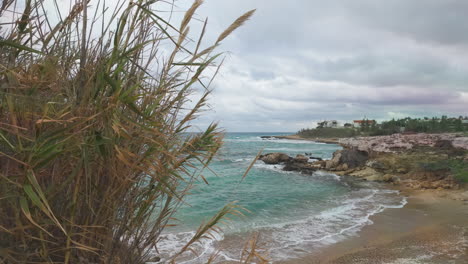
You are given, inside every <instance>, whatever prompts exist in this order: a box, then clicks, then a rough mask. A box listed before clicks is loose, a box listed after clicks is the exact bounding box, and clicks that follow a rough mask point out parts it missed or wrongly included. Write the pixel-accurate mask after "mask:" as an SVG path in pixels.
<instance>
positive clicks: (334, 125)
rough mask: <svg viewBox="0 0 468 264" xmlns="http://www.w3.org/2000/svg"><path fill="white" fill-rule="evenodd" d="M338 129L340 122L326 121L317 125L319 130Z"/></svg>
mask: <svg viewBox="0 0 468 264" xmlns="http://www.w3.org/2000/svg"><path fill="white" fill-rule="evenodd" d="M325 127H328V128H338V121H336V120H325V121H323V122H318V123H317V128H325Z"/></svg>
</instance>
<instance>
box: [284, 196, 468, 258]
mask: <svg viewBox="0 0 468 264" xmlns="http://www.w3.org/2000/svg"><path fill="white" fill-rule="evenodd" d="M402 195H406V196H407V197H408V200H407V201H408V203H407V204H406V205H405V206H404V207H403V208H398V209H387V210H385V211H383V212H381V213H379V214H376V215H374V216H372V217H371V220H372V221H373V222H374V223H373V224H372V225H368V226H365V227H364V228H363V229H362V230H361V231H360V232H359V233H358V234H357V236H354V237H351V238H348V239H346V240H344V241H341V242H338V243H336V244H333V245H330V246H327V247H324V248H321V249H319V250H317V251H316V252H313V253H311V254H309V255H307V256H306V257H304V258H300V259H292V260H288V261H282V262H278V263H282V264H293V263H298V264H300V263H304V264H305V263H336V264H338V263H340V264H341V263H342V264H345V263H360V264H364V263H389V264H390V263H395V264H399V263H401V264H403V263H404V264H406V263H409V264H410V263H441V264H442V263H456V264H458V263H460V264H461V263H468V221H467V220H468V204H467V202H466V201H458V200H453V199H450V198H446V197H445V196H447V192H446V191H435V192H434V191H412V190H411V191H409V190H406V191H403V192H402Z"/></svg>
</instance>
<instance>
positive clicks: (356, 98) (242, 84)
mask: <svg viewBox="0 0 468 264" xmlns="http://www.w3.org/2000/svg"><path fill="white" fill-rule="evenodd" d="M252 8H257V13H256V14H255V16H254V17H253V18H252V20H251V21H249V23H247V24H246V25H245V26H244V27H242V28H241V29H239V30H238V31H237V32H236V33H235V34H234V35H233V36H231V37H230V38H228V39H227V40H225V41H224V43H223V49H225V50H229V51H230V53H229V55H228V58H227V60H226V62H225V65H224V68H223V69H222V71H221V72H220V75H219V76H218V79H217V80H216V81H215V83H214V87H215V91H214V93H213V95H212V98H211V105H212V107H213V109H212V111H211V112H209V113H208V115H207V116H205V117H203V119H201V120H199V123H198V124H200V126H202V125H203V124H205V123H206V122H208V120H211V119H217V120H219V121H220V122H221V125H222V126H224V127H226V128H227V130H228V131H262V130H265V131H295V130H298V129H300V128H301V127H306V126H309V127H310V126H312V124H314V122H316V121H318V120H322V119H338V120H351V119H354V118H361V117H363V116H367V117H369V118H376V119H388V118H392V117H401V116H406V115H415V116H432V115H441V114H447V115H457V116H458V115H468V86H467V84H468V16H466V15H465V14H464V13H465V12H466V10H468V2H467V1H464V0H444V1H440V0H424V1H423V0H414V1H407V0H393V1H384V0H355V1H347V0H341V1H339V0H335V1H319V0H308V1H306V0H302V1H301V0H296V1H280V0H256V1H253V0H237V1H215V0H211V1H206V3H205V4H204V6H203V7H202V9H201V10H200V12H199V14H198V15H199V17H200V18H203V17H204V16H209V17H210V21H209V22H210V23H209V25H210V26H209V28H208V30H209V32H211V33H210V35H208V38H210V39H214V38H215V37H216V33H219V32H221V31H222V30H223V29H224V28H225V27H227V26H228V25H229V24H230V22H232V21H233V20H234V19H235V18H236V17H237V16H238V15H240V14H242V13H243V12H245V11H247V10H249V9H252Z"/></svg>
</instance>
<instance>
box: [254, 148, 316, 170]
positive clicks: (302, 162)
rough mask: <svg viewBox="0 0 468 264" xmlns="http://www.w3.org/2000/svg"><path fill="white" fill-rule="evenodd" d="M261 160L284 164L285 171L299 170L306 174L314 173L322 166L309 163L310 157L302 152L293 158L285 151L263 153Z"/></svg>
mask: <svg viewBox="0 0 468 264" xmlns="http://www.w3.org/2000/svg"><path fill="white" fill-rule="evenodd" d="M259 160H261V161H263V162H265V163H266V164H283V165H284V167H283V170H285V171H298V172H302V173H305V174H312V173H313V172H314V171H316V170H317V169H319V168H320V166H314V165H313V164H312V163H309V162H308V161H309V158H308V157H306V156H304V155H300V154H299V155H297V156H296V157H295V158H293V157H290V156H289V155H287V154H284V153H279V152H277V153H268V154H265V155H261V156H260V157H259Z"/></svg>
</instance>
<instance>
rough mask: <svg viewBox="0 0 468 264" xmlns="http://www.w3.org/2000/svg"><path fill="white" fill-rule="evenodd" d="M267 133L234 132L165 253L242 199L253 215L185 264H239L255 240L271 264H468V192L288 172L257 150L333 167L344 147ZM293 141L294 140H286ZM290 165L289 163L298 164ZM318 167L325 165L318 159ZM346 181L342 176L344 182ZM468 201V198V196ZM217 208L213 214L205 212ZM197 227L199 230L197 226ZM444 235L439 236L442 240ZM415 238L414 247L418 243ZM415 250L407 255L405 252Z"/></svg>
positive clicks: (208, 243) (335, 174) (336, 173)
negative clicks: (209, 263) (258, 156)
mask: <svg viewBox="0 0 468 264" xmlns="http://www.w3.org/2000/svg"><path fill="white" fill-rule="evenodd" d="M262 136H265V133H228V134H227V135H226V137H225V144H224V146H223V148H222V149H221V151H220V154H219V155H218V156H217V157H216V158H215V160H214V162H213V163H212V166H211V169H212V170H213V172H215V173H216V174H217V175H215V174H214V173H210V172H207V173H206V174H205V177H206V178H207V180H208V183H209V185H206V184H205V183H203V182H200V184H199V185H198V186H197V187H196V188H195V189H194V190H193V193H194V194H196V195H193V196H188V198H189V199H188V201H187V206H184V207H182V208H181V210H180V211H179V214H178V215H177V216H176V218H177V219H178V220H179V221H178V222H177V224H178V226H176V227H173V228H171V229H169V232H167V233H166V234H165V235H164V236H163V240H162V241H161V245H162V247H160V248H159V250H160V252H161V254H160V256H162V258H163V260H164V254H165V252H171V251H173V250H175V249H177V248H178V247H180V246H181V245H182V244H183V242H184V241H185V240H188V239H189V238H190V236H191V235H192V234H193V232H194V230H195V229H196V226H195V225H193V223H194V222H195V223H199V222H201V221H206V220H207V219H208V217H209V216H212V215H214V214H215V213H216V210H217V209H219V208H220V207H221V206H222V205H223V204H224V203H227V202H229V201H233V200H237V201H239V202H238V204H239V205H240V206H242V207H244V208H245V209H247V210H248V211H244V213H245V216H244V217H241V218H234V221H233V222H230V223H229V224H228V225H226V226H223V231H224V233H223V234H222V235H216V236H215V238H216V239H215V240H214V241H213V240H205V241H204V243H201V244H199V245H197V246H196V248H195V250H197V252H198V253H199V256H198V257H195V256H194V255H192V254H186V255H185V256H182V258H181V259H180V261H181V263H204V262H205V261H206V260H207V259H208V258H209V257H210V256H211V255H213V254H214V253H215V252H216V249H220V251H219V252H218V253H217V258H216V261H215V263H237V262H236V261H238V260H239V258H240V253H239V252H241V251H242V248H243V247H244V245H245V243H246V242H247V241H248V239H249V238H250V237H251V236H252V234H259V237H258V238H259V239H258V244H257V247H258V248H260V249H261V253H262V254H264V256H266V257H267V258H268V259H269V260H270V261H271V263H288V264H289V263H291V264H293V263H375V262H374V259H376V258H378V259H379V262H378V263H464V261H466V260H467V256H468V254H467V252H466V250H467V249H468V244H467V243H466V241H468V239H467V237H466V236H467V234H468V233H467V231H466V230H468V229H467V228H468V226H467V223H466V221H465V220H466V219H468V215H467V214H468V210H467V208H468V206H467V205H466V202H465V201H463V199H464V198H463V197H464V196H463V195H466V193H464V191H463V189H461V190H458V191H454V190H445V189H444V190H440V189H439V190H429V191H427V190H414V189H411V188H406V187H404V186H399V185H397V184H395V182H373V181H368V180H364V179H363V178H360V177H353V176H348V175H346V174H345V173H343V172H342V171H330V172H326V171H324V170H315V169H314V171H312V172H310V173H307V172H306V173H304V172H300V171H294V170H293V171H285V170H284V168H285V165H284V164H266V163H265V162H264V161H262V160H258V161H256V163H255V164H254V166H253V168H252V170H251V171H250V172H249V174H248V175H247V178H246V179H245V180H244V181H243V182H241V181H240V178H241V177H242V175H243V173H244V172H245V169H246V168H247V167H248V165H249V164H250V162H251V161H252V160H253V159H254V158H255V156H256V154H257V152H258V151H259V150H261V149H263V153H265V154H267V153H269V152H275V151H280V152H283V153H287V154H286V155H287V156H288V155H290V156H292V157H295V156H297V155H298V156H299V157H300V156H301V155H304V154H308V155H309V156H313V157H314V158H316V159H319V160H320V159H322V160H323V162H331V161H332V160H333V153H335V152H337V151H338V152H340V151H343V150H344V149H346V147H345V148H343V146H344V144H340V145H338V144H334V143H339V142H336V141H335V142H333V141H328V142H326V143H324V142H316V141H311V140H308V139H302V138H297V137H294V136H293V137H292V138H291V137H290V136H284V135H278V134H275V133H272V134H267V137H268V138H265V137H264V138H262ZM285 137H286V138H285ZM292 157H290V158H289V159H294V158H292ZM306 162H307V164H313V163H314V162H316V160H315V159H309V160H307V161H306ZM339 174H341V175H342V176H340V175H339ZM466 198H468V197H466ZM203 204H205V205H206V204H210V207H209V210H207V209H206V206H205V210H200V209H201V205H203ZM188 223H191V224H192V225H190V224H188ZM437 234H438V235H437ZM408 237H412V238H414V239H408ZM403 247H405V248H410V249H411V250H403V251H402V248H403Z"/></svg>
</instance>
